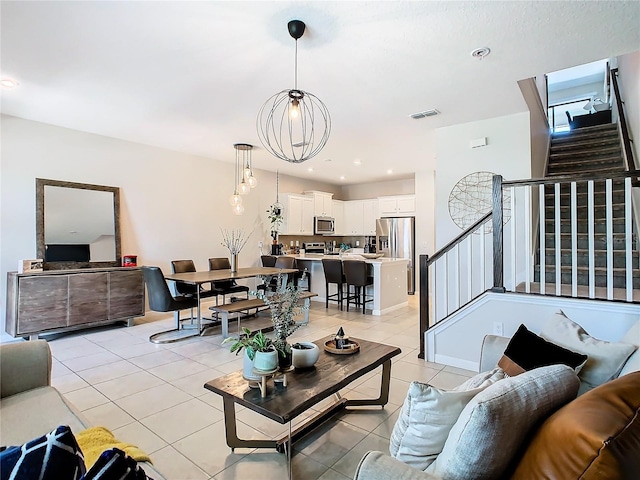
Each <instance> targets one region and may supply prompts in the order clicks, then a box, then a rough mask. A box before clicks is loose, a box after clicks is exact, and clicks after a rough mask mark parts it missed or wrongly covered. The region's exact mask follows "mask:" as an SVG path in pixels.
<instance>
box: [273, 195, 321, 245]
mask: <svg viewBox="0 0 640 480" xmlns="http://www.w3.org/2000/svg"><path fill="white" fill-rule="evenodd" d="M283 197H284V200H285V203H284V222H283V224H282V228H281V229H280V233H281V234H282V235H313V211H314V208H313V198H312V197H310V196H307V195H296V194H292V193H290V194H285V195H283Z"/></svg>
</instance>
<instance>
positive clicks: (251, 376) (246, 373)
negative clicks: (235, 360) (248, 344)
mask: <svg viewBox="0 0 640 480" xmlns="http://www.w3.org/2000/svg"><path fill="white" fill-rule="evenodd" d="M242 376H243V377H244V378H245V379H246V380H250V381H252V382H259V381H260V380H261V379H262V377H260V375H256V374H255V373H253V360H251V359H250V358H249V355H247V350H246V349H245V350H244V363H243V364H242Z"/></svg>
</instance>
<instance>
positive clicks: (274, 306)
mask: <svg viewBox="0 0 640 480" xmlns="http://www.w3.org/2000/svg"><path fill="white" fill-rule="evenodd" d="M283 278H284V277H283V276H282V275H281V274H278V279H277V281H276V290H275V292H263V291H258V292H256V293H255V295H256V296H257V297H258V298H260V299H262V300H263V301H264V303H266V304H267V305H268V306H269V309H270V311H271V321H272V323H273V344H274V346H275V347H276V350H278V352H279V354H280V367H281V368H284V367H288V366H290V365H291V346H290V345H289V344H288V343H287V337H289V336H290V335H291V334H293V332H295V331H296V330H297V329H298V328H300V326H301V325H300V324H298V323H296V321H295V317H296V316H298V315H300V314H301V313H303V312H304V311H305V310H306V309H307V308H308V307H305V306H301V305H300V291H299V290H298V288H297V287H295V286H294V285H293V283H289V284H288V285H287V286H286V287H283V285H282V282H283Z"/></svg>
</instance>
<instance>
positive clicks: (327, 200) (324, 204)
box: [304, 190, 333, 217]
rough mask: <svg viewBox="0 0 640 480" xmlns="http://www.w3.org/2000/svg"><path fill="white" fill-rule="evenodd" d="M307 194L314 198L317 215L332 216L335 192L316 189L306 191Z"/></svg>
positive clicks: (314, 208)
mask: <svg viewBox="0 0 640 480" xmlns="http://www.w3.org/2000/svg"><path fill="white" fill-rule="evenodd" d="M304 193H305V195H308V196H310V197H311V198H313V211H314V215H315V216H316V217H332V216H333V205H332V197H333V193H327V192H317V191H315V190H312V191H308V192H304Z"/></svg>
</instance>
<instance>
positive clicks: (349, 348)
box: [324, 340, 360, 355]
mask: <svg viewBox="0 0 640 480" xmlns="http://www.w3.org/2000/svg"><path fill="white" fill-rule="evenodd" d="M324 349H325V351H327V352H329V353H335V354H336V355H351V354H352V353H356V352H358V351H360V344H359V343H358V342H356V341H355V340H351V341H350V343H348V344H347V345H346V346H345V347H344V348H336V342H335V341H334V340H327V341H326V342H324Z"/></svg>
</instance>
